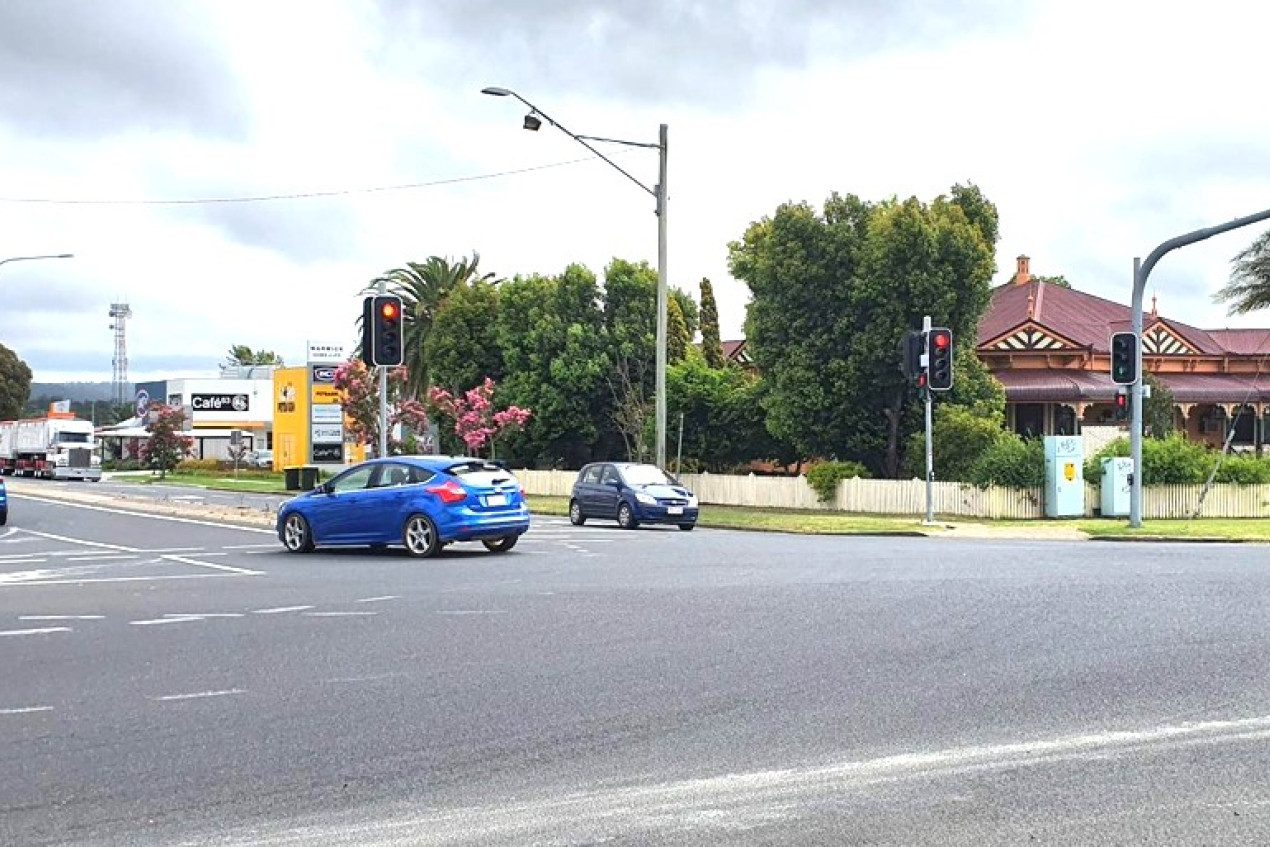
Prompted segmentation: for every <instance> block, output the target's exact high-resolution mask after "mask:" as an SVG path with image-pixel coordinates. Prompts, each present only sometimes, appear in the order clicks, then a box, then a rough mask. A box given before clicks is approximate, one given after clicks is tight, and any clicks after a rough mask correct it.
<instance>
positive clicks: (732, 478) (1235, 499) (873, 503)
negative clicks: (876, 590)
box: [516, 470, 1270, 520]
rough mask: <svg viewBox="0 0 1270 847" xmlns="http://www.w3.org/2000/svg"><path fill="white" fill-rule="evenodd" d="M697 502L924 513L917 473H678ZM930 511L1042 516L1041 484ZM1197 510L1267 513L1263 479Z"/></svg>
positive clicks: (956, 490) (968, 496) (1181, 506)
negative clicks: (824, 482) (827, 492)
mask: <svg viewBox="0 0 1270 847" xmlns="http://www.w3.org/2000/svg"><path fill="white" fill-rule="evenodd" d="M516 476H517V477H518V478H519V479H520V481H521V483H522V484H523V485H524V487H525V491H526V492H528V493H529V494H539V495H552V496H557V497H567V496H569V493H570V492H571V491H572V489H573V482H574V480H575V479H576V478H577V472H576V471H543V470H518V471H516ZM679 478H680V480H681V481H682V482H683V483H684V484H685V485H687V486H688V487H689V488H691V489H692V490H693V491H694V492H695V493H696V495H697V497H698V498H699V499H700V501H701V502H702V503H703V504H713V505H720V506H754V507H759V508H768V509H811V510H819V511H840V512H850V513H855V514H870V515H915V516H921V515H924V514H925V513H926V485H925V483H924V482H922V481H921V480H920V479H846V480H843V481H842V482H840V483H839V484H838V494H837V498H836V499H835V501H834V502H833V503H828V504H826V503H821V502H820V500H819V498H818V497H817V496H816V492H815V491H814V490H813V489H812V487H811V486H810V485H809V484H808V483H807V479H806V477H802V476H797V477H781V476H758V475H757V474H747V475H743V476H740V475H730V474H681V475H680V477H679ZM1203 490H1204V486H1202V485H1153V486H1150V487H1148V488H1146V489H1144V491H1143V497H1142V516H1143V518H1147V519H1153V520H1162V519H1166V518H1189V517H1191V516H1193V515H1194V514H1195V510H1196V508H1197V507H1199V505H1200V496H1201V493H1202V492H1203ZM933 494H934V505H935V513H936V514H939V515H943V516H947V517H960V518H989V519H1008V518H1017V519H1028V518H1043V517H1045V504H1044V502H1043V500H1042V497H1043V494H1044V492H1043V490H1042V489H1040V488H1003V487H998V486H990V487H988V488H977V487H975V486H973V485H968V484H965V483H960V482H936V483H934V485H933ZM1101 502H1102V498H1101V495H1100V493H1099V490H1098V488H1097V487H1095V486H1092V485H1091V486H1087V487H1086V489H1085V514H1086V515H1087V516H1090V517H1092V516H1095V515H1097V514H1098V512H1099V507H1100V505H1101ZM1200 516H1201V517H1207V518H1265V517H1270V485H1234V484H1225V483H1223V484H1216V485H1213V486H1212V487H1211V488H1209V490H1208V493H1207V495H1205V496H1204V500H1203V510H1202V512H1201V513H1200Z"/></svg>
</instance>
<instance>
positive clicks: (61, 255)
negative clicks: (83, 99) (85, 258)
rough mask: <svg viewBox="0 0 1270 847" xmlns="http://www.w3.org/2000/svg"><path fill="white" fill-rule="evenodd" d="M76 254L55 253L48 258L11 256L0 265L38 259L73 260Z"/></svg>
mask: <svg viewBox="0 0 1270 847" xmlns="http://www.w3.org/2000/svg"><path fill="white" fill-rule="evenodd" d="M73 258H75V254H74V253H55V254H51V255H48V256H10V257H9V258H8V259H0V265H6V264H8V263H9V262H34V261H36V260H37V259H73Z"/></svg>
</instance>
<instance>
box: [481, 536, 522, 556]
mask: <svg viewBox="0 0 1270 847" xmlns="http://www.w3.org/2000/svg"><path fill="white" fill-rule="evenodd" d="M519 540H520V536H519V535H504V536H503V537H502V538H487V539H486V540H484V541H482V542H481V543H482V544H484V545H485V549H486V550H488V551H490V552H491V553H506V552H507V551H508V550H510V549H512V548H513V547H515V546H516V542H517V541H519Z"/></svg>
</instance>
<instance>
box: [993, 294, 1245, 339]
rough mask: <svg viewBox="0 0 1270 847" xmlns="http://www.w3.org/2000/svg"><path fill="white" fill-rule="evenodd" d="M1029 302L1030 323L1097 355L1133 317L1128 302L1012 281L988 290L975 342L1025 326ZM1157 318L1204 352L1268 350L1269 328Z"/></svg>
mask: <svg viewBox="0 0 1270 847" xmlns="http://www.w3.org/2000/svg"><path fill="white" fill-rule="evenodd" d="M1029 300H1030V301H1031V306H1032V315H1031V320H1032V321H1033V322H1035V323H1037V324H1039V325H1041V326H1043V327H1045V328H1046V329H1048V330H1050V331H1052V332H1054V333H1055V334H1057V335H1062V336H1065V337H1067V338H1070V339H1071V340H1072V341H1074V342H1075V343H1077V344H1079V345H1081V346H1085V347H1089V348H1091V349H1092V350H1093V351H1094V352H1096V353H1106V352H1108V350H1107V347H1108V344H1109V343H1110V339H1111V334H1112V333H1113V332H1125V331H1127V330H1128V329H1129V328H1130V326H1131V323H1132V320H1133V315H1132V313H1131V311H1130V309H1129V307H1128V306H1125V305H1122V304H1120V303H1114V302H1112V301H1111V300H1107V299H1105V298H1103V297H1098V296H1096V295H1094V294H1087V293H1086V292H1084V291H1077V290H1075V289H1072V288H1063V287H1061V286H1057V285H1053V284H1050V283H1045V282H1040V281H1039V280H1035V279H1033V280H1031V281H1030V282H1026V283H1023V284H1022V285H1019V284H1016V283H1015V282H1013V281H1011V282H1008V283H1006V284H1005V285H1001V286H998V287H996V288H994V289H993V290H992V300H991V302H990V304H989V306H988V311H987V313H986V314H984V316H983V320H981V321H980V322H979V345H980V346H983V345H985V344H987V343H988V342H990V341H992V340H994V339H996V338H999V337H1001V336H1002V335H1005V334H1006V333H1008V332H1009V331H1010V330H1012V329H1015V328H1017V327H1020V326H1022V325H1024V324H1026V323H1027V322H1028V320H1029V318H1028V303H1029ZM1144 320H1145V326H1146V328H1147V329H1150V327H1151V326H1152V325H1153V324H1155V323H1156V322H1157V319H1155V318H1152V317H1151V316H1150V315H1146V316H1145V318H1144ZM1158 322H1160V323H1163V324H1164V325H1165V326H1167V327H1168V328H1169V329H1170V330H1171V331H1172V332H1173V333H1174V334H1175V335H1177V336H1178V338H1180V339H1181V340H1182V341H1185V342H1186V343H1187V344H1188V345H1190V346H1191V347H1192V348H1193V349H1195V350H1197V351H1198V352H1200V353H1202V354H1206V355H1210V356H1220V355H1222V354H1224V353H1231V354H1234V355H1240V356H1251V355H1256V354H1259V353H1266V354H1270V329H1215V330H1204V329H1198V328H1196V327H1193V326H1190V325H1189V324H1184V323H1182V322H1181V321H1176V320H1172V319H1170V318H1159V319H1158Z"/></svg>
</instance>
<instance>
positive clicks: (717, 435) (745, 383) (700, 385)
mask: <svg viewBox="0 0 1270 847" xmlns="http://www.w3.org/2000/svg"><path fill="white" fill-rule="evenodd" d="M666 395H667V412H668V417H669V420H668V422H667V423H668V428H669V429H670V438H671V447H670V449H669V450H668V452H669V453H670V454H671V455H675V456H678V455H679V454H680V437H679V434H680V423H681V421H682V427H683V428H682V433H683V437H682V456H683V468H688V469H692V470H706V471H712V472H718V471H723V472H726V471H730V470H734V469H735V468H736V467H737V466H740V465H745V464H748V463H749V462H751V461H753V460H755V459H778V458H782V457H781V456H780V455H779V454H780V453H781V452H782V451H781V450H780V449H779V448H778V447H776V445H775V443H774V442H773V441H772V439H771V436H770V435H769V434H768V432H767V427H766V425H765V423H764V413H763V406H762V402H761V397H760V384H759V378H758V377H757V376H753V375H751V374H748V373H746V372H745V371H743V370H741V368H739V367H737V366H736V365H727V366H724V367H722V368H715V367H711V366H710V364H709V363H707V362H706V360H705V355H704V354H703V353H701V352H699V351H697V350H690V351H689V352H688V355H687V356H686V357H685V358H684V359H683V361H681V362H679V363H677V364H675V365H673V366H671V367H670V368H669V369H668V370H667V373H666ZM683 468H676V470H682V469H683Z"/></svg>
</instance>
